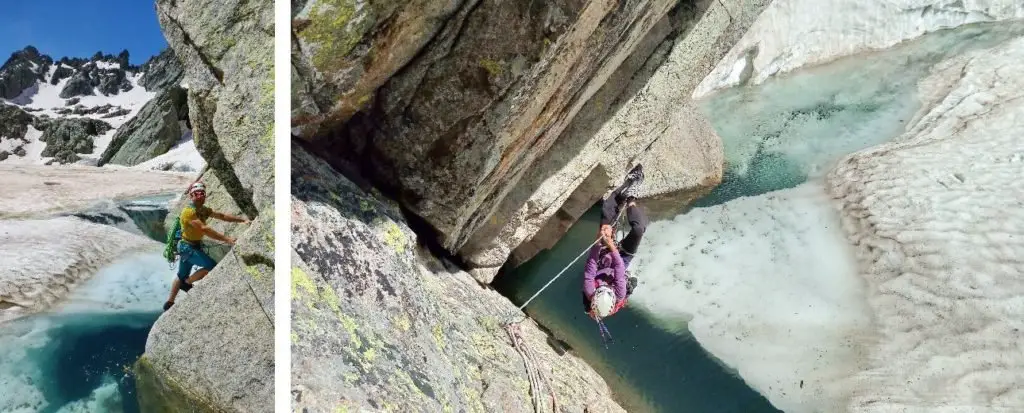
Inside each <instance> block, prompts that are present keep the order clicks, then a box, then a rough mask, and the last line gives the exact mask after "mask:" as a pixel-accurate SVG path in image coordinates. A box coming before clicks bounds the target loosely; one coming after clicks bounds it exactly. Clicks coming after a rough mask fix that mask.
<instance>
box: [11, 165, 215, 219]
mask: <svg viewBox="0 0 1024 413" xmlns="http://www.w3.org/2000/svg"><path fill="white" fill-rule="evenodd" d="M194 175H195V174H194V173H171V172H152V171H140V170H135V169H129V168H116V169H115V168H91V167H83V166H71V165H69V166H10V165H3V164H0V182H3V183H4V185H3V186H2V187H0V218H11V217H39V216H47V215H52V214H55V213H59V212H68V211H75V210H81V209H85V208H87V207H89V206H91V205H93V204H95V203H98V202H101V201H103V200H111V199H114V200H116V199H124V198H137V197H142V196H147V195H155V194H163V193H168V192H179V191H184V189H185V188H187V187H188V185H189V184H190V183H192V182H193V181H194V180H195V176H194Z"/></svg>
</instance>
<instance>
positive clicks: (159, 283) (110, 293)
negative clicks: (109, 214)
mask: <svg viewBox="0 0 1024 413" xmlns="http://www.w3.org/2000/svg"><path fill="white" fill-rule="evenodd" d="M161 251H162V250H161ZM173 274H174V272H173V270H172V269H170V268H168V264H167V260H165V259H164V257H163V255H162V254H161V252H160V251H157V250H156V249H152V248H150V250H149V251H145V252H136V253H129V254H126V255H123V256H121V257H120V258H118V259H117V260H115V261H114V262H112V263H111V264H109V265H107V266H104V267H103V268H101V269H100V270H99V271H98V272H96V274H95V275H93V276H92V278H90V279H89V280H88V281H85V282H83V283H82V284H81V285H80V286H78V287H77V288H75V290H74V291H72V292H71V293H70V294H68V295H67V297H65V298H64V300H63V301H62V304H61V305H60V306H58V307H57V308H56V311H59V312H64V313H84V312H155V311H160V309H161V305H162V304H163V302H164V300H165V299H166V298H167V292H168V291H170V286H171V282H172V281H173V280H174V276H173ZM186 295H187V294H186Z"/></svg>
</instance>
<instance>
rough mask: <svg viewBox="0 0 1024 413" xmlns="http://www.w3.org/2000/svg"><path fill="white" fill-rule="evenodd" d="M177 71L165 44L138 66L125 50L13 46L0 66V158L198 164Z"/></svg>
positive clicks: (180, 72) (142, 164)
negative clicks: (85, 53)
mask: <svg viewBox="0 0 1024 413" xmlns="http://www.w3.org/2000/svg"><path fill="white" fill-rule="evenodd" d="M182 79H183V69H182V66H181V64H180V63H179V62H178V60H177V58H176V57H175V56H174V54H173V52H171V50H170V49H167V50H165V51H164V52H163V53H161V54H159V55H157V56H154V57H152V58H151V59H150V60H149V61H147V62H146V63H145V64H143V65H141V66H135V65H131V64H130V63H129V54H128V51H122V52H121V53H119V54H118V55H116V56H115V55H110V54H103V53H99V52H97V53H96V54H95V55H93V56H92V57H90V58H87V59H83V58H69V57H64V58H61V59H60V60H54V59H53V58H51V57H50V56H47V55H45V54H42V53H40V52H39V51H38V50H37V49H36V48H35V47H32V46H28V47H26V48H24V49H22V50H19V51H17V52H14V53H12V54H11V57H10V58H9V59H8V60H7V61H6V62H5V63H4V64H3V66H0V162H6V163H15V164H55V163H56V164H69V163H78V164H86V165H97V166H103V165H106V164H114V165H124V166H137V167H138V168H144V169H162V170H167V169H174V170H198V169H200V168H202V166H203V160H202V158H201V157H200V156H199V154H198V152H197V151H196V150H195V145H194V144H193V143H192V141H191V138H192V134H191V127H190V124H189V121H188V107H187V98H186V95H187V93H186V91H185V89H184V88H183V87H182V85H181V82H182ZM168 152H170V153H168Z"/></svg>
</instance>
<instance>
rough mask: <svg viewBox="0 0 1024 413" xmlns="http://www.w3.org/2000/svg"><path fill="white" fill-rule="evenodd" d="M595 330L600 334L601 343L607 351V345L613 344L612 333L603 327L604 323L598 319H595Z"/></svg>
mask: <svg viewBox="0 0 1024 413" xmlns="http://www.w3.org/2000/svg"><path fill="white" fill-rule="evenodd" d="M597 329H598V330H599V331H600V332H601V343H602V344H604V348H606V349H607V348H608V345H609V344H611V343H613V340H612V333H611V332H610V331H608V326H606V325H604V321H602V320H601V319H600V318H598V319H597Z"/></svg>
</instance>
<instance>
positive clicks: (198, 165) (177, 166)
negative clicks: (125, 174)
mask: <svg viewBox="0 0 1024 413" xmlns="http://www.w3.org/2000/svg"><path fill="white" fill-rule="evenodd" d="M205 167H206V160H205V159H203V156H202V155H200V154H199V150H198V149H196V144H195V142H194V141H193V140H192V131H186V132H185V135H183V136H182V141H181V142H180V143H178V144H177V145H175V146H174V147H173V148H171V149H170V150H169V151H167V153H164V154H163V155H160V156H157V157H155V158H153V159H150V160H148V161H146V162H143V163H140V164H138V165H135V166H133V167H132V168H135V169H145V170H153V171H178V172H199V171H202V170H203V168H205Z"/></svg>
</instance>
